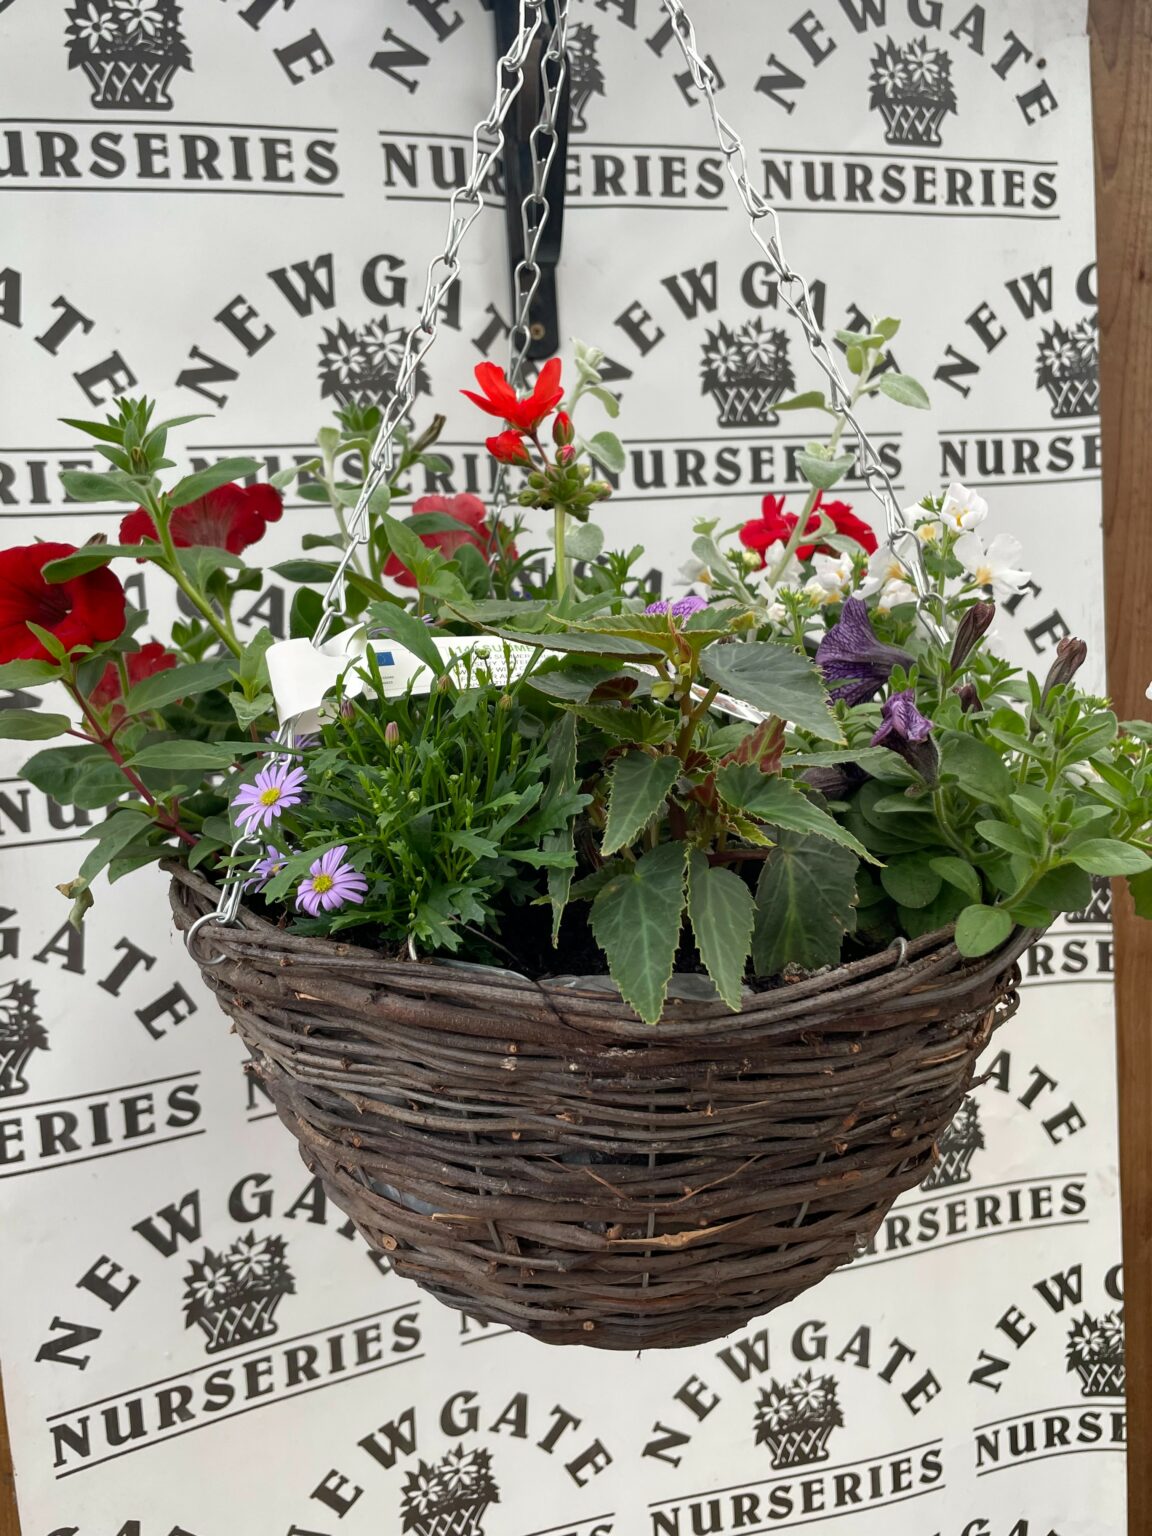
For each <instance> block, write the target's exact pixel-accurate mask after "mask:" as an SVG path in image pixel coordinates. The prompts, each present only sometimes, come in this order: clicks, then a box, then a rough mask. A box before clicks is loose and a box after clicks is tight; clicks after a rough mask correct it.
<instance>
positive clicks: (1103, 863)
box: [0, 715, 1152, 875]
mask: <svg viewBox="0 0 1152 1536" xmlns="http://www.w3.org/2000/svg"><path fill="white" fill-rule="evenodd" d="M3 719H4V716H3V715H0V721H2V720H3ZM1061 857H1062V859H1064V860H1066V861H1067V862H1068V863H1070V864H1075V865H1076V867H1077V868H1078V869H1083V870H1087V872H1088V873H1089V874H1090V875H1142V874H1143V873H1144V872H1145V871H1146V870H1149V869H1152V858H1149V857H1148V855H1147V854H1146V853H1144V852H1143V850H1142V849H1140V848H1133V847H1132V846H1131V845H1130V844H1129V843H1122V842H1120V841H1119V839H1118V838H1114V837H1089V838H1087V839H1085V841H1084V842H1082V843H1077V844H1076V846H1075V847H1074V848H1066V849H1065V850H1064V852H1063V853H1062V855H1061Z"/></svg>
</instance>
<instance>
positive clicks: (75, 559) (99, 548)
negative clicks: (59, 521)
mask: <svg viewBox="0 0 1152 1536" xmlns="http://www.w3.org/2000/svg"><path fill="white" fill-rule="evenodd" d="M149 553H151V554H161V553H162V551H161V549H160V546H159V545H158V544H152V545H147V544H86V545H85V546H84V548H83V549H78V550H77V551H76V553H75V554H74V555H65V556H64V557H63V558H62V559H60V560H49V562H48V564H47V565H46V566H45V567H44V579H45V581H52V582H56V581H71V580H72V578H73V576H83V575H84V574H85V573H86V572H87V571H95V570H99V568H100V567H101V566H102V565H107V564H108V563H109V562H110V561H112V560H114V559H115V558H116V557H117V555H132V556H133V557H135V558H138V557H139V556H141V555H147V554H149Z"/></svg>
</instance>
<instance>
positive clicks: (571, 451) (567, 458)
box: [556, 443, 576, 468]
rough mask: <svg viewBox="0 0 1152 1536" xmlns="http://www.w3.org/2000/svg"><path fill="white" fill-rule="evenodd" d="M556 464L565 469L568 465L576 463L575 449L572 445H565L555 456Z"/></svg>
mask: <svg viewBox="0 0 1152 1536" xmlns="http://www.w3.org/2000/svg"><path fill="white" fill-rule="evenodd" d="M556 462H557V464H560V465H562V466H564V467H565V468H567V466H568V465H569V464H574V463H575V462H576V449H575V447H574V446H573V444H572V443H566V444H565V445H564V447H563V448H561V449H560V451H559V453H557V455H556Z"/></svg>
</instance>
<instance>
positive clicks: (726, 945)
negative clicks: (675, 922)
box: [688, 848, 756, 1013]
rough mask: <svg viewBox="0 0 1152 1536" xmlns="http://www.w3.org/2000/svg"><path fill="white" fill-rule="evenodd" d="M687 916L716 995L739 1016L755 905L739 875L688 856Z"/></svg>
mask: <svg viewBox="0 0 1152 1536" xmlns="http://www.w3.org/2000/svg"><path fill="white" fill-rule="evenodd" d="M688 918H689V921H690V922H691V924H692V932H693V933H694V934H695V936H696V947H697V949H698V950H699V951H700V958H701V960H703V962H704V965H705V967H706V969H707V971H708V974H709V976H711V978H712V980H713V981H714V982H715V983H716V990H717V992H719V994H720V996H721V997H722V998H723V999H724V1001H725V1002H726V1003H727V1004H728V1006H729V1008H731V1009H732V1011H733V1012H734V1013H737V1012H739V1009H740V993H741V988H742V985H743V981H744V967H745V966H746V965H747V963H748V953H749V951H750V949H751V948H752V926H753V923H754V922H755V919H756V904H755V902H754V901H753V900H752V892H751V891H750V890H749V889H748V887H747V886H746V885H745V884H744V882H743V880H741V878H740V876H739V875H737V874H735V873H734V872H733V871H732V870H730V869H724V868H722V867H721V866H720V865H716V866H715V867H714V866H712V865H710V864H709V862H708V857H707V855H706V854H704V853H702V852H701V851H700V849H699V848H693V850H692V852H691V853H690V854H689V856H688Z"/></svg>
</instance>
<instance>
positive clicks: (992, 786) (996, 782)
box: [939, 731, 1015, 805]
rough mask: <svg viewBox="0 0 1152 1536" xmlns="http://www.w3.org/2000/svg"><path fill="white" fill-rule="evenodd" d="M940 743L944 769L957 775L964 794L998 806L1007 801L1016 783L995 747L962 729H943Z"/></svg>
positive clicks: (945, 772) (942, 769) (941, 760)
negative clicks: (961, 731) (962, 731)
mask: <svg viewBox="0 0 1152 1536" xmlns="http://www.w3.org/2000/svg"><path fill="white" fill-rule="evenodd" d="M939 745H940V771H941V773H943V774H949V775H954V776H955V778H956V781H957V788H958V789H960V790H961V792H962V793H963V794H966V795H969V796H971V798H972V799H973V800H988V801H991V802H992V803H993V804H994V805H1000V804H1004V803H1005V802H1007V800H1008V797H1009V796H1010V795H1011V793H1012V791H1013V789H1014V788H1015V785H1014V783H1013V781H1012V775H1011V774H1010V773H1009V772H1008V769H1007V768H1006V767H1005V765H1004V760H1003V758H1002V757H1001V756H1000V754H999V753H998V752H997V751H996V750H995V748H994V747H990V746H989V745H988V744H987V743H986V742H983V741H977V740H976V738H975V737H974V736H965V735H962V734H961V733H960V732H959V731H941V732H940V738H939Z"/></svg>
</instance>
